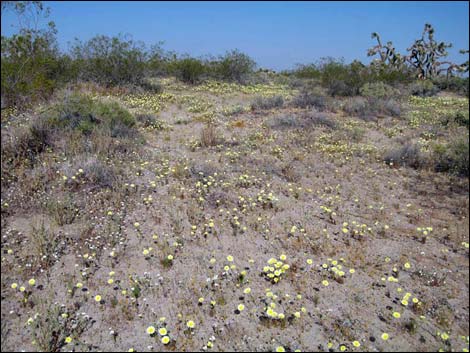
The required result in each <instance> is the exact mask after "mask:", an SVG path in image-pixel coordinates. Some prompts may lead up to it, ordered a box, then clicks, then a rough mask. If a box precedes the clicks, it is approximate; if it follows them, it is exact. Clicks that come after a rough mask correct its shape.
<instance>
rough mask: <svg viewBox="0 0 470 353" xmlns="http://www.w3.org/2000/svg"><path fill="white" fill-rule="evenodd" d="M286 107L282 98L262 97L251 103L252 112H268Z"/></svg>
mask: <svg viewBox="0 0 470 353" xmlns="http://www.w3.org/2000/svg"><path fill="white" fill-rule="evenodd" d="M283 105H284V98H282V96H273V97H261V96H258V97H256V98H255V99H254V101H253V102H252V103H251V110H253V111H258V110H268V109H273V108H281V107H282V106H283Z"/></svg>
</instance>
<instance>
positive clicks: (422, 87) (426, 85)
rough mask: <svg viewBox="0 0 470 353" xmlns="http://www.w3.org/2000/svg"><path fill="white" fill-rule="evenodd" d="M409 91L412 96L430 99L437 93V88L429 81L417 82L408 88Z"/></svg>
mask: <svg viewBox="0 0 470 353" xmlns="http://www.w3.org/2000/svg"><path fill="white" fill-rule="evenodd" d="M409 91H410V94H412V95H413V96H419V97H432V96H434V95H436V94H437V93H438V92H439V88H438V87H437V86H435V85H434V84H433V83H432V81H430V80H424V81H423V80H419V81H415V82H414V83H412V84H411V85H410V86H409Z"/></svg>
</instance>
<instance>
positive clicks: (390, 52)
mask: <svg viewBox="0 0 470 353" xmlns="http://www.w3.org/2000/svg"><path fill="white" fill-rule="evenodd" d="M371 37H372V39H374V38H376V39H377V45H375V46H373V47H372V48H370V49H369V50H368V51H367V56H374V55H377V54H379V56H380V59H379V62H380V63H381V64H382V65H384V66H388V67H390V68H396V69H399V68H401V67H402V65H403V63H404V60H403V58H402V56H401V55H400V54H399V53H396V52H395V47H394V46H393V43H392V42H387V44H386V45H385V46H384V45H382V41H381V40H380V36H379V34H378V33H376V32H374V33H372V36H371Z"/></svg>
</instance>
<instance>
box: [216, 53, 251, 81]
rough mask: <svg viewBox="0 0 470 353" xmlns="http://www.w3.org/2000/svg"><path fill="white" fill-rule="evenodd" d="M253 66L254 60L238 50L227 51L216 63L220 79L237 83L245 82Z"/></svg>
mask: <svg viewBox="0 0 470 353" xmlns="http://www.w3.org/2000/svg"><path fill="white" fill-rule="evenodd" d="M255 67H256V63H255V62H254V60H253V59H251V58H250V57H249V56H248V55H246V54H244V53H241V52H240V51H238V50H232V51H230V52H227V53H226V54H225V55H224V56H222V57H220V58H219V61H218V62H217V63H216V71H217V74H218V75H219V77H220V78H221V79H223V80H227V81H235V82H238V83H244V82H246V81H247V78H248V77H249V75H251V74H252V73H253V70H254V69H255Z"/></svg>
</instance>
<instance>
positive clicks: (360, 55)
mask: <svg viewBox="0 0 470 353" xmlns="http://www.w3.org/2000/svg"><path fill="white" fill-rule="evenodd" d="M44 3H45V4H46V5H47V6H49V7H50V9H51V16H50V18H49V19H50V20H53V21H54V22H55V23H56V25H57V29H58V39H59V43H60V45H61V47H62V48H64V49H66V48H67V42H69V41H71V40H73V38H75V37H78V38H80V39H83V40H86V39H89V38H91V37H92V36H94V35H96V34H105V35H117V34H118V33H123V34H125V33H129V34H131V35H132V36H133V38H134V39H137V40H141V41H143V42H144V43H146V44H148V45H150V44H153V43H156V42H158V41H164V42H165V44H164V46H163V47H164V49H167V50H175V51H177V52H178V53H188V54H191V55H194V56H200V55H206V54H213V55H219V54H223V53H224V52H225V51H227V50H229V49H234V48H238V49H240V50H241V51H243V52H245V53H247V54H249V55H250V56H251V57H252V58H254V59H255V60H256V62H257V63H258V64H259V65H260V66H261V67H268V68H273V69H275V70H281V69H289V68H292V67H293V66H294V65H295V64H297V63H308V62H314V61H316V60H317V59H319V58H321V57H326V56H333V57H344V59H345V60H346V61H347V62H350V61H351V60H353V59H356V58H357V59H359V60H361V61H363V62H368V61H369V60H370V58H368V57H367V54H366V51H367V48H369V47H370V46H372V45H373V44H374V42H373V41H372V40H371V38H370V34H371V32H374V31H376V32H378V33H379V34H380V35H381V37H382V38H383V40H384V42H385V41H388V40H392V41H393V43H394V44H395V46H396V48H397V49H398V50H399V51H400V52H403V51H404V50H405V49H406V47H407V46H409V45H410V44H411V43H412V42H413V40H414V39H416V38H418V37H420V35H421V32H422V30H423V27H424V23H425V22H429V23H431V24H432V25H433V26H434V27H435V29H436V39H438V40H443V41H446V42H452V43H453V44H454V47H453V48H451V49H450V50H449V52H450V54H451V55H450V56H449V58H450V59H451V60H455V61H457V62H459V63H460V62H463V61H464V57H463V55H460V54H458V50H459V49H463V48H466V49H467V48H468V47H469V31H468V27H469V16H468V11H469V5H468V2H466V1H465V2H450V1H449V2H447V1H446V2H444V1H441V2H439V1H434V2H431V1H430V2H391V1H390V2H388V1H384V2H339V1H338V2H145V1H142V2H140V1H123V2H100V1H94V2H80V1H66V2H59V1H45V2H44ZM15 21H16V17H15V16H13V15H11V14H10V13H6V14H5V15H2V26H1V28H2V35H9V34H11V33H13V32H14V31H15V30H14V28H13V27H11V25H12V24H14V23H15Z"/></svg>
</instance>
